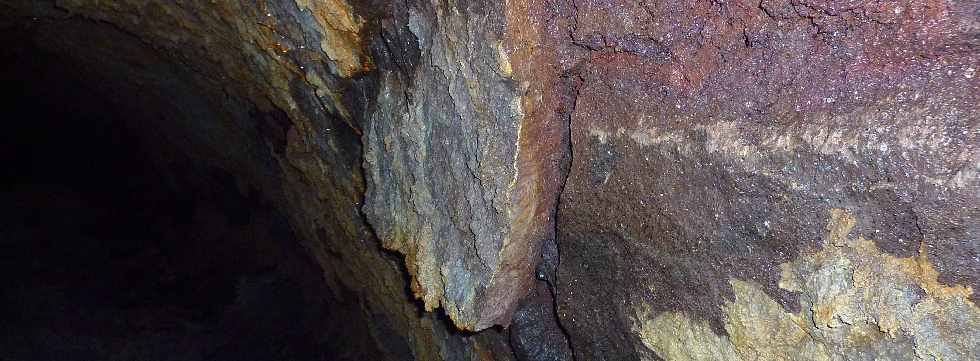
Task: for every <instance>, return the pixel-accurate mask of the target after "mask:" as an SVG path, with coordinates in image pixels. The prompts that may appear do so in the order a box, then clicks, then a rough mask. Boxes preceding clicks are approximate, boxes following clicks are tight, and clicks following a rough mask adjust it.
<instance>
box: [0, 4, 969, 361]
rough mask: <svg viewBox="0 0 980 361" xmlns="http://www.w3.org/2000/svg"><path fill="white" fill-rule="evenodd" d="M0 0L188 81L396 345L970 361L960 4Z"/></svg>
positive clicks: (569, 353) (226, 157) (251, 178)
mask: <svg viewBox="0 0 980 361" xmlns="http://www.w3.org/2000/svg"><path fill="white" fill-rule="evenodd" d="M2 4H3V5H2V6H3V7H2V8H0V9H3V10H4V12H5V13H7V14H11V16H8V18H10V19H9V20H8V21H11V22H14V23H17V22H20V23H28V24H31V23H34V24H36V25H32V26H36V27H37V28H38V29H40V30H39V33H41V34H53V35H48V38H49V39H59V38H58V36H57V34H59V31H64V29H65V28H64V27H65V26H66V24H73V23H85V22H92V23H98V24H102V25H103V26H109V27H112V28H113V29H115V30H116V31H119V32H121V33H124V34H127V36H131V37H134V38H136V39H139V40H140V41H141V42H144V43H145V44H148V45H149V46H150V47H151V48H153V49H155V50H154V51H155V52H157V53H160V54H163V55H164V56H163V57H164V58H166V59H168V60H167V64H171V65H170V66H178V67H185V68H187V69H190V72H191V73H192V74H196V75H195V76H194V79H195V84H196V86H197V87H200V88H201V89H206V90H207V91H206V93H208V94H211V95H208V96H211V97H213V98H212V99H209V100H208V101H209V102H211V103H214V104H216V106H215V108H216V109H221V114H220V115H213V116H210V115H209V116H208V117H212V118H218V119H226V120H227V121H226V122H224V123H221V122H219V123H218V126H214V127H208V126H202V125H201V124H198V123H194V122H190V123H189V124H183V123H182V124H181V125H179V126H171V127H164V128H166V129H172V130H173V131H175V132H178V133H179V132H185V133H179V134H184V135H187V136H186V137H185V136H179V135H178V136H175V138H178V139H185V138H186V139H190V140H188V141H189V142H191V143H193V144H190V145H188V146H187V147H186V148H188V149H208V147H214V148H216V150H214V152H213V153H215V154H220V155H221V156H215V155H211V154H210V153H209V155H206V156H198V158H207V159H212V161H214V162H216V163H218V164H220V165H221V166H222V167H224V168H228V169H230V170H232V171H234V172H235V173H236V174H238V175H239V176H240V177H242V178H243V179H244V181H246V182H251V183H254V184H256V186H257V187H259V188H262V189H263V190H265V192H267V193H268V196H269V197H270V198H271V199H274V201H275V202H276V204H278V206H279V207H280V208H282V209H283V210H284V211H285V212H286V213H287V214H289V215H290V216H291V217H292V223H293V226H294V227H295V228H296V229H297V232H298V233H299V234H300V235H302V237H303V238H304V239H305V240H306V244H305V246H306V247H307V248H308V249H309V250H310V252H311V253H312V254H313V256H314V257H315V258H316V259H317V260H318V261H319V263H320V264H321V265H322V267H323V268H324V272H325V274H326V277H327V279H328V280H329V282H331V284H333V285H334V286H333V287H334V288H335V289H337V290H350V292H352V293H353V294H354V295H355V296H356V298H357V299H359V300H361V302H362V308H363V311H364V314H365V319H368V320H370V322H372V324H373V325H374V326H375V327H374V331H375V332H376V333H375V334H374V335H373V338H374V342H376V343H377V344H378V345H379V348H380V349H381V350H383V352H385V355H384V357H386V358H390V359H420V360H430V359H492V358H495V359H509V358H514V357H516V358H519V359H522V360H567V359H571V358H572V357H573V355H574V358H576V359H579V360H593V359H596V360H601V359H608V360H622V359H665V360H727V359H732V360H742V359H814V360H844V359H852V360H853V359H862V360H863V359H867V360H874V359H878V360H905V359H924V360H930V359H935V360H940V359H941V360H972V359H977V358H980V355H978V352H980V349H978V346H977V345H976V342H971V340H975V339H978V338H980V335H978V334H977V332H978V330H980V310H978V308H977V306H976V302H977V296H976V293H975V290H976V289H977V288H978V287H980V242H978V235H980V207H978V201H980V199H978V198H980V181H978V179H980V175H978V174H980V149H978V147H980V144H978V143H980V116H978V115H977V114H978V113H977V110H978V109H977V104H978V102H980V81H978V78H977V76H978V75H980V74H977V69H978V68H980V20H978V18H980V3H978V2H977V1H952V0H911V1H879V2H858V1H826V2H818V1H778V0H775V1H768V0H765V1H752V2H750V1H735V2H730V1H681V2H644V1H635V2H633V1H600V0H593V1H577V0H510V1H479V0H475V1H404V2H401V1H397V2H385V1H370V0H365V1H345V0H325V1H313V0H295V1H272V0H265V1H247V2H231V1H228V2H226V1H217V2H203V1H201V2H173V3H171V2H158V1H138V0H118V1H106V0H101V1H94V0H92V1H84V0H70V1H69V0H64V1H53V2H52V1H36V2H26V1H23V2H22V1H5V2H3V3H2ZM35 18H36V19H35ZM63 39H68V40H64V41H62V42H60V43H59V42H57V41H56V42H53V45H51V47H52V48H55V49H56V50H58V49H60V51H64V52H66V53H67V54H70V55H72V56H75V57H77V58H79V59H83V60H81V62H82V63H84V59H90V60H91V59H103V58H106V59H108V58H112V56H111V55H109V54H106V50H105V49H111V47H110V45H111V44H108V43H105V42H100V40H99V39H100V38H98V37H88V38H85V39H82V38H72V37H70V36H66V37H64V38H63ZM89 39H90V40H89ZM137 58H138V57H137ZM94 63H95V64H93V67H94V68H96V69H101V71H102V72H107V71H111V69H115V68H117V67H122V68H126V67H127V66H129V67H131V68H133V67H132V65H131V64H130V65H126V64H122V65H112V67H108V66H106V67H103V68H99V67H98V64H100V63H99V62H94ZM130 63H132V62H130ZM144 68H145V66H144ZM139 69H141V68H138V67H137V68H134V69H133V70H129V71H127V72H126V73H127V74H130V75H131V76H130V77H132V78H138V77H139V73H140V70H139ZM175 106H179V105H175ZM243 109H252V110H250V111H243ZM242 129H251V130H249V131H248V132H246V133H248V134H250V135H248V136H243V139H252V140H249V141H235V142H230V143H229V144H232V145H231V146H227V147H223V146H222V145H221V144H222V140H221V139H226V138H227V136H228V135H229V134H236V133H239V132H242ZM202 134H204V135H205V136H204V137H201V138H200V139H197V138H195V137H200V136H201V135H202ZM195 139H197V140H195ZM244 143H247V144H249V145H248V147H250V148H254V149H256V150H254V152H252V153H248V152H245V153H241V152H236V151H235V150H236V149H238V148H239V147H240V146H241V145H242V144H244ZM249 154H251V155H249ZM381 248H384V249H387V250H390V251H394V254H396V255H397V256H395V255H393V254H389V253H387V251H382V250H381ZM406 288H407V289H408V290H409V291H408V292H406V291H405V289H406ZM406 293H407V294H406ZM412 298H417V299H418V300H419V303H420V304H421V307H423V308H424V309H425V310H426V311H431V312H420V311H419V310H418V307H420V306H419V305H417V304H416V303H415V301H414V300H413V299H412ZM440 313H445V315H446V316H447V317H448V320H446V321H448V322H444V320H443V319H442V318H440V317H439V316H437V315H438V314H440ZM495 325H502V326H510V327H509V328H507V329H502V328H499V327H493V326H495ZM454 328H458V329H460V330H466V331H467V332H465V333H460V332H457V331H454V330H453V329H454ZM472 331H481V332H476V333H473V332H472Z"/></svg>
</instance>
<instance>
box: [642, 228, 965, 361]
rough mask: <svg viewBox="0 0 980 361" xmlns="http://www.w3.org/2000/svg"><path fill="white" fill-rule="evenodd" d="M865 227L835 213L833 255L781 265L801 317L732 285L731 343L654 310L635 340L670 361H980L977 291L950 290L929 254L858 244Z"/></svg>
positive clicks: (752, 288)
mask: <svg viewBox="0 0 980 361" xmlns="http://www.w3.org/2000/svg"><path fill="white" fill-rule="evenodd" d="M856 223H857V222H856V220H855V219H854V217H853V216H851V215H850V213H848V212H847V211H846V210H844V209H834V210H832V211H831V215H830V220H829V222H828V225H827V233H826V236H825V238H824V245H823V247H822V248H821V249H819V250H815V251H812V252H805V253H804V254H803V255H801V256H800V257H799V258H797V259H796V260H794V261H792V262H788V263H785V264H783V265H781V268H782V272H781V280H780V283H779V285H780V287H782V288H784V289H787V290H791V291H796V292H799V294H800V303H801V305H802V310H801V312H799V313H797V314H794V313H790V312H786V310H784V309H783V308H782V307H781V306H780V305H779V304H778V303H777V302H776V301H775V300H773V299H772V298H771V297H769V296H768V295H767V294H766V293H765V292H764V291H762V288H761V287H760V286H759V285H757V284H754V283H752V282H750V281H743V280H738V279H730V280H729V283H730V284H731V286H732V289H733V291H734V294H735V300H734V301H733V302H727V303H726V304H725V305H722V306H721V308H722V311H723V313H724V315H725V320H724V326H725V330H726V331H727V333H728V336H724V335H717V334H715V333H714V332H712V331H711V329H710V327H709V326H708V324H707V322H705V321H700V320H693V319H691V318H690V317H689V316H687V315H685V314H683V313H678V312H665V313H661V314H658V315H653V314H652V313H651V312H650V307H649V306H647V305H644V306H641V307H639V308H638V309H637V310H636V320H637V321H636V323H635V325H634V332H635V333H636V334H637V335H638V336H639V337H640V339H641V340H642V342H643V345H644V346H645V347H647V348H649V349H651V350H653V351H655V352H656V353H657V354H658V355H659V356H661V357H663V358H664V359H666V360H668V361H674V360H691V361H699V360H705V361H707V360H844V359H846V358H845V357H846V356H847V357H849V356H853V355H855V354H857V353H865V354H867V353H868V352H872V351H869V350H875V349H890V350H894V349H897V347H895V345H896V343H904V344H907V345H908V346H910V347H908V349H910V350H913V353H914V355H903V357H904V358H896V359H895V360H899V359H909V358H914V359H921V360H968V359H974V357H976V356H977V352H978V350H977V345H975V339H972V338H973V336H976V335H972V336H971V335H970V333H974V334H975V333H976V332H977V331H976V330H978V329H980V309H978V308H977V306H976V305H974V304H973V303H972V302H971V301H970V300H969V296H970V295H971V294H972V292H973V290H972V289H971V288H969V287H964V286H961V285H952V286H947V285H943V284H940V283H939V281H938V277H939V272H938V271H936V269H935V267H934V266H933V265H932V264H931V263H930V262H929V260H928V258H927V256H926V253H925V251H924V248H922V247H920V251H919V254H918V255H916V256H913V257H908V258H901V257H895V256H892V255H889V254H887V253H884V252H882V251H881V250H880V249H878V247H877V246H875V243H874V242H873V241H871V240H867V239H865V238H864V237H863V236H861V235H856V236H855V237H854V238H851V237H850V233H851V231H852V229H853V227H854V225H855V224H856ZM964 332H965V333H967V334H964ZM885 343H887V345H884V346H883V347H878V348H876V347H874V346H875V345H880V344H885ZM876 357H877V359H878V360H891V358H889V357H898V356H896V355H895V354H879V355H877V356H876Z"/></svg>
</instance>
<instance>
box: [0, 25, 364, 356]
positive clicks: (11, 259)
mask: <svg viewBox="0 0 980 361" xmlns="http://www.w3.org/2000/svg"><path fill="white" fill-rule="evenodd" d="M4 30H8V31H5V32H4V36H3V38H4V39H3V40H4V41H5V43H6V44H8V46H6V47H5V48H4V50H2V51H0V82H2V84H3V92H4V94H3V96H2V98H0V99H2V102H3V104H2V106H3V109H4V110H5V112H6V117H7V118H6V119H7V121H6V125H7V126H6V129H5V130H4V131H3V132H2V133H0V137H2V140H0V158H2V161H3V164H4V166H3V167H2V168H0V172H2V177H0V180H2V186H0V214H2V216H0V249H3V252H0V277H3V280H2V281H0V282H2V288H0V302H2V306H0V320H3V322H0V360H4V361H6V360H13V361H20V360H69V359H70V360H96V359H99V360H171V359H172V360H195V359H200V360H272V359H295V360H304V359H311V360H312V359H321V357H323V356H322V355H335V356H337V359H343V358H344V357H343V355H344V353H345V352H351V351H349V350H348V349H357V348H358V347H357V346H356V345H355V344H351V342H350V341H349V339H350V338H356V337H358V336H363V335H362V334H358V331H357V330H358V329H359V328H358V327H356V326H355V327H349V325H345V322H341V321H344V319H345V317H347V318H349V317H352V316H345V315H349V314H353V313H350V312H347V311H345V310H344V308H345V307H347V308H349V307H356V305H350V304H347V303H350V302H351V301H349V300H347V301H345V297H343V295H336V294H334V293H331V292H329V291H328V289H327V286H326V284H325V282H324V279H323V278H324V275H323V273H322V271H320V269H319V268H318V267H317V266H315V264H314V263H313V262H312V260H311V259H310V258H309V256H308V254H307V253H306V252H305V251H304V249H303V247H302V246H301V242H299V241H298V239H297V236H296V235H295V234H294V232H293V231H292V230H291V228H290V225H289V222H288V220H287V218H286V217H285V216H284V215H283V214H281V213H280V212H279V211H277V210H276V209H275V207H273V206H272V205H271V204H270V201H268V200H267V199H266V197H264V196H263V194H262V193H261V192H260V191H259V190H257V189H256V188H255V187H254V186H249V185H247V184H243V183H242V182H240V181H239V180H238V178H237V177H236V175H235V174H232V173H229V172H228V171H225V170H222V169H221V168H218V167H214V166H210V165H206V164H202V162H199V161H198V160H197V159H193V158H192V157H189V156H187V155H186V154H188V153H185V152H182V151H180V149H178V148H179V146H176V145H171V146H170V149H166V148H167V142H165V141H160V139H161V138H164V137H162V136H160V135H159V134H156V133H155V132H156V130H157V129H158V128H157V127H155V126H153V125H160V124H166V122H167V121H169V120H168V119H163V118H161V117H160V115H161V114H166V113H167V111H168V109H164V107H163V106H157V109H138V111H134V109H133V108H132V107H127V106H128V105H132V104H141V106H145V104H156V103H152V102H151V103H147V102H146V101H145V100H144V99H138V98H136V97H138V96H139V95H138V94H134V93H133V92H128V91H124V90H120V89H118V88H113V87H112V86H93V80H92V78H91V77H85V76H79V72H78V71H76V69H78V68H81V67H82V66H80V65H78V64H72V63H71V59H70V58H67V57H65V56H63V54H55V53H52V52H49V51H48V50H47V49H42V48H41V47H38V46H36V43H35V42H33V41H32V39H36V38H38V35H37V34H35V33H33V32H32V31H31V30H30V29H13V30H11V29H4ZM96 60H97V61H98V59H96ZM144 71H146V72H148V73H149V72H153V71H155V69H152V68H150V69H144ZM106 73H109V74H111V73H112V71H111V69H110V71H109V72H103V73H102V74H106ZM126 74H127V73H126V72H124V71H121V72H120V76H125V75H126ZM107 80H112V81H111V82H108V83H113V82H114V83H119V82H120V81H123V82H125V79H107ZM135 88H137V89H138V88H139V85H136V86H135ZM145 90H146V92H147V93H150V94H152V93H153V91H155V90H154V89H145ZM170 101H171V102H176V103H177V105H180V101H181V100H180V99H176V100H170ZM160 104H166V103H160ZM188 107H193V105H188ZM143 110H145V111H143ZM200 121H202V122H206V121H207V120H206V119H201V120H200ZM232 144H233V143H232ZM219 146H220V145H219ZM232 151H234V150H232ZM352 330H354V331H352ZM361 331H363V330H361ZM362 338H363V337H362Z"/></svg>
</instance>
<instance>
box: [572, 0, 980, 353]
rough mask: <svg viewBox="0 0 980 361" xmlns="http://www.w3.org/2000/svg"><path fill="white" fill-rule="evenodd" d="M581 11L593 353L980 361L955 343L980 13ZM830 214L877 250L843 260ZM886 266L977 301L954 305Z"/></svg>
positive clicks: (834, 6)
mask: <svg viewBox="0 0 980 361" xmlns="http://www.w3.org/2000/svg"><path fill="white" fill-rule="evenodd" d="M575 9H576V13H575V15H574V17H575V18H576V19H577V21H576V23H575V24H574V25H573V26H572V27H571V28H570V34H571V36H572V38H573V41H574V42H575V43H577V44H579V45H580V46H582V47H586V48H588V49H589V50H590V52H591V53H590V55H589V58H588V60H587V61H586V63H585V65H583V66H582V71H581V72H580V73H578V74H579V76H580V77H581V78H582V85H581V87H580V88H579V89H578V97H577V100H576V104H575V108H574V109H575V111H574V112H573V113H572V115H571V134H572V136H571V139H572V154H573V161H572V167H571V171H570V173H569V176H568V180H567V183H566V186H565V188H564V191H563V193H562V196H561V203H560V204H561V206H560V208H559V214H558V228H557V229H558V234H559V237H558V244H559V245H560V254H561V264H560V266H559V272H558V285H557V289H558V290H559V296H558V299H559V300H558V302H559V311H558V312H559V316H560V317H561V320H562V324H563V325H564V326H565V328H566V329H567V330H568V332H569V334H570V335H571V339H572V344H573V347H575V346H578V347H575V351H576V355H577V356H580V357H582V358H584V359H610V360H612V359H617V360H618V359H635V358H643V359H667V360H709V359H711V360H720V359H757V357H758V359H807V358H809V359H834V360H838V359H868V360H872V359H876V358H877V359H915V358H921V359H934V358H933V357H935V359H961V360H966V359H970V358H971V357H975V356H971V355H975V354H976V352H977V348H976V346H975V345H964V344H961V343H960V342H961V341H960V339H959V338H958V337H952V336H951V335H954V334H959V333H961V332H963V330H975V329H977V327H978V325H977V324H976V318H975V317H976V314H977V308H976V304H975V302H976V295H975V293H973V292H974V291H973V290H976V289H977V288H978V283H977V282H978V280H980V273H978V269H980V268H978V265H980V259H978V248H977V247H978V246H977V245H978V244H980V243H978V236H980V233H978V232H980V229H978V228H977V225H978V224H980V222H978V220H980V219H978V216H980V213H978V210H980V209H978V206H977V204H978V199H977V197H978V192H977V190H978V189H980V188H978V177H977V170H978V168H977V167H978V160H980V153H978V152H980V149H978V140H980V139H978V136H980V133H978V120H980V118H978V117H977V115H976V112H975V110H976V109H977V104H978V103H977V100H978V97H980V89H978V86H980V82H978V81H977V78H976V74H975V72H976V69H977V66H978V59H980V57H978V55H980V54H978V52H977V49H978V48H977V46H978V45H980V44H978V43H977V34H978V30H980V28H978V27H977V22H976V19H977V18H976V16H975V14H976V12H977V10H978V4H977V3H976V2H943V1H911V2H876V3H856V2H847V3H845V2H826V3H823V2H821V3H811V2H795V1H794V2H781V1H763V2H761V3H758V2H755V3H749V2H677V3H659V4H657V3H649V4H641V3H631V2H616V1H608V2H607V1H581V2H577V5H576V6H575ZM832 211H833V212H837V213H834V214H839V213H840V212H846V213H847V214H849V215H851V216H852V217H853V218H848V219H852V223H853V224H851V225H850V226H849V227H848V228H847V231H849V232H851V233H850V235H849V236H847V237H846V238H847V239H856V238H858V237H864V238H863V239H867V240H870V241H861V243H862V246H860V247H858V248H860V249H862V250H864V249H868V250H867V251H860V252H858V251H855V252H851V250H850V249H848V248H847V247H845V246H841V247H845V248H844V249H838V248H836V247H838V246H827V245H826V244H827V242H828V241H827V239H826V238H825V234H826V225H827V224H828V223H831V224H835V222H836V221H833V220H832V219H835V218H833V217H831V214H832ZM851 216H849V217H851ZM835 217H837V216H835ZM828 220H830V221H828ZM844 233H846V232H844ZM841 237H843V236H841ZM844 243H846V242H844ZM871 245H873V247H872V246H871ZM871 249H873V251H872V250H871ZM821 250H823V251H821ZM831 254H833V256H831ZM884 258H887V259H889V260H898V259H902V261H896V262H900V263H901V262H907V263H912V260H913V259H914V260H917V261H916V262H919V263H917V264H918V265H916V266H914V267H913V266H912V265H910V264H909V265H908V266H907V267H909V268H914V269H917V270H919V271H913V272H912V273H916V272H925V271H922V270H926V269H929V270H935V272H936V274H934V275H933V276H935V277H937V278H936V279H937V280H938V281H928V282H938V283H939V284H941V285H943V286H942V287H951V288H954V289H958V290H964V291H963V292H961V293H959V294H958V295H957V296H955V297H951V299H955V301H952V300H951V301H949V302H948V303H944V302H945V301H937V300H935V299H933V298H931V297H932V294H933V291H930V288H931V289H933V290H934V289H936V287H938V286H936V287H933V286H928V287H927V286H923V285H922V284H921V283H916V282H911V281H910V279H919V280H921V279H924V278H929V277H926V276H923V275H922V273H918V274H919V275H917V276H907V274H903V273H901V272H898V269H904V267H905V266H896V267H895V268H890V269H889V268H888V267H887V266H885V265H879V263H882V262H883V261H882V259H884ZM817 259H819V261H818V260H817ZM889 262H891V261H889ZM827 263H836V264H839V266H838V267H837V268H835V266H830V265H828V264H827ZM818 264H819V265H818ZM903 264H904V263H903ZM802 265H807V266H802ZM862 265H869V266H862ZM870 265H875V266H873V267H874V268H875V270H862V267H871V266H870ZM845 266H846V267H845ZM800 267H803V268H800ZM877 267H881V268H877ZM787 269H792V270H793V271H787ZM804 269H805V270H804ZM787 272H791V273H793V274H795V275H796V276H795V278H792V279H793V280H794V281H792V282H790V281H789V280H787V279H785V278H784V277H787V276H785V274H786V273H787ZM930 272H931V271H930ZM930 277H931V276H930ZM859 279H861V280H860V281H859ZM928 282H927V283H928ZM858 284H860V286H858ZM880 288H885V289H887V290H888V291H887V296H885V295H884V294H881V292H885V290H882V289H880ZM940 293H941V292H940ZM939 298H942V297H941V296H940V297H939ZM845 304H846V306H845ZM939 304H943V305H944V306H938V305H939ZM890 305H894V308H893V306H890ZM909 307H911V308H912V309H918V310H922V311H923V312H925V313H926V314H923V315H915V313H916V312H915V311H908V310H909ZM899 309H901V310H902V311H901V312H898V311H895V312H897V313H895V312H893V311H894V310H899ZM927 309H929V310H931V311H925V310H927ZM954 309H955V310H956V311H953V310H954ZM934 312H935V313H934ZM947 313H955V314H956V315H957V316H953V317H951V318H950V319H947V320H946V321H936V319H939V318H943V317H945V316H938V315H940V314H947ZM925 319H929V320H932V321H928V322H927V323H929V324H930V326H925V327H926V328H928V327H931V326H937V327H939V328H940V329H941V330H938V329H926V328H920V327H922V325H923V324H922V323H921V321H920V320H925ZM953 319H955V321H954V320H953ZM811 321H812V322H811ZM811 323H812V324H811ZM781 325H784V326H785V327H784V326H781ZM814 325H816V326H814ZM939 325H942V326H939ZM595 330H604V331H605V332H595ZM776 330H780V331H776ZM790 330H792V332H790ZM784 331H785V332H784ZM766 332H773V333H772V334H765V333H766ZM790 345H792V346H790ZM789 350H792V351H789ZM927 350H943V351H927ZM935 352H940V353H941V354H937V353H935Z"/></svg>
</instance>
